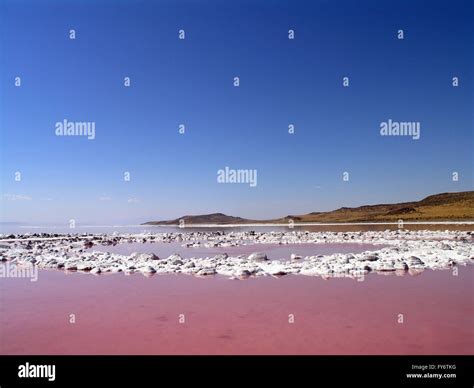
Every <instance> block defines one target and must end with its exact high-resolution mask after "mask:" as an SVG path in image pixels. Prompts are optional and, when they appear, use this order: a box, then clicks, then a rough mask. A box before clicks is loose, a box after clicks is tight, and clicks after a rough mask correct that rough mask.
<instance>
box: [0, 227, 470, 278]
mask: <svg viewBox="0 0 474 388" xmlns="http://www.w3.org/2000/svg"><path fill="white" fill-rule="evenodd" d="M473 237H474V233H473V232H465V231H449V230H446V231H428V230H419V231H408V230H396V231H393V230H386V231H367V232H303V231H287V232H255V231H248V232H229V233H226V232H200V231H199V232H183V233H153V234H152V233H146V234H112V235H107V234H97V235H74V234H29V235H7V236H6V235H2V236H0V244H1V245H0V259H1V260H2V261H7V262H9V263H10V264H14V265H17V266H36V267H37V268H41V269H61V270H67V271H83V272H88V273H92V274H100V273H105V272H124V273H127V274H130V273H133V272H141V273H143V274H145V275H152V274H154V273H184V274H192V275H196V276H209V275H215V274H219V275H224V276H227V277H230V278H239V279H242V278H248V277H251V276H252V277H253V276H255V277H259V276H269V275H273V276H284V275H288V274H298V275H307V276H324V277H345V276H348V277H360V276H364V275H366V274H368V273H370V272H373V271H375V272H397V271H398V272H409V273H417V272H419V271H423V270H425V269H442V268H450V267H455V266H459V265H466V264H471V263H473V262H474V244H473ZM137 242H141V243H148V242H155V243H157V245H159V244H166V243H180V244H181V245H182V246H184V247H186V248H193V247H204V248H215V247H219V248H226V247H228V248H231V247H240V246H245V247H248V246H255V251H254V252H253V253H251V254H246V255H233V256H229V255H228V254H227V253H221V254H218V255H215V256H212V257H192V258H188V259H184V258H183V257H181V256H180V255H178V254H172V255H170V256H168V257H166V258H160V257H158V256H157V255H156V254H155V253H132V254H130V255H121V254H118V253H110V252H107V251H105V252H104V251H103V250H95V249H94V246H110V245H117V244H126V243H137ZM344 243H359V244H371V245H373V246H377V245H379V246H380V248H379V249H376V248H375V249H374V250H371V251H365V252H362V253H343V254H342V253H334V254H328V255H317V256H301V255H297V254H291V255H290V257H287V258H283V259H282V260H278V261H277V260H269V259H268V257H267V255H266V254H265V246H268V244H279V245H286V246H291V245H295V246H297V245H298V244H315V245H319V244H344Z"/></svg>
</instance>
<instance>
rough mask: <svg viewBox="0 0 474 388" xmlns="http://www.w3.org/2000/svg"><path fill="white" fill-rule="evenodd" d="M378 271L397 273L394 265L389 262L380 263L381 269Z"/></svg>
mask: <svg viewBox="0 0 474 388" xmlns="http://www.w3.org/2000/svg"><path fill="white" fill-rule="evenodd" d="M377 270H378V271H382V272H384V271H395V266H394V265H393V263H389V262H380V264H379V267H378V268H377Z"/></svg>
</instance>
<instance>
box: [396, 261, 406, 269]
mask: <svg viewBox="0 0 474 388" xmlns="http://www.w3.org/2000/svg"><path fill="white" fill-rule="evenodd" d="M394 267H395V269H396V270H401V271H408V264H407V263H405V262H404V261H402V262H397V263H395V265H394Z"/></svg>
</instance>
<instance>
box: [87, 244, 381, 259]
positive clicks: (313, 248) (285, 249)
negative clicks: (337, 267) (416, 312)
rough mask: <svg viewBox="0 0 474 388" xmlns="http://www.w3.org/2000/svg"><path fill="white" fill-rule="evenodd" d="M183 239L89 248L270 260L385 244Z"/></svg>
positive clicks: (352, 251)
mask: <svg viewBox="0 0 474 388" xmlns="http://www.w3.org/2000/svg"><path fill="white" fill-rule="evenodd" d="M182 244H183V243H175V242H173V243H162V242H159V243H150V242H147V243H124V244H117V245H115V246H113V245H109V246H103V245H94V246H93V247H92V248H90V249H89V250H91V251H92V250H96V251H102V252H109V253H118V254H121V255H130V254H132V253H133V252H138V253H155V254H156V255H157V256H158V257H160V258H167V257H168V256H170V255H172V254H175V253H177V254H179V255H181V257H183V258H186V259H189V258H191V257H206V256H208V257H212V256H215V255H218V254H220V253H227V254H228V255H229V256H238V255H249V254H251V253H253V252H265V254H266V255H267V257H268V258H269V259H270V260H280V259H284V260H289V259H290V256H291V254H292V253H295V254H297V255H301V256H316V255H330V254H333V253H360V252H364V251H374V250H378V249H382V248H383V247H385V246H387V245H382V244H378V245H374V244H358V243H337V244H332V243H328V244H311V243H304V244H286V245H279V244H249V245H239V246H236V247H215V248H214V247H213V248H206V247H204V246H200V247H189V248H186V247H183V246H182Z"/></svg>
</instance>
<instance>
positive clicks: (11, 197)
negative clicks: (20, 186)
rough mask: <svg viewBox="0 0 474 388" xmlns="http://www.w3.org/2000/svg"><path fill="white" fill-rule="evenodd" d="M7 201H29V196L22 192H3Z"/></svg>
mask: <svg viewBox="0 0 474 388" xmlns="http://www.w3.org/2000/svg"><path fill="white" fill-rule="evenodd" d="M3 197H4V198H6V199H7V200H8V201H31V197H30V196H28V195H23V194H3Z"/></svg>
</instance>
